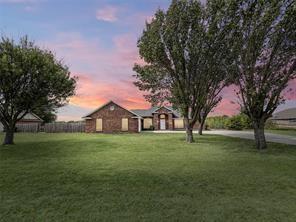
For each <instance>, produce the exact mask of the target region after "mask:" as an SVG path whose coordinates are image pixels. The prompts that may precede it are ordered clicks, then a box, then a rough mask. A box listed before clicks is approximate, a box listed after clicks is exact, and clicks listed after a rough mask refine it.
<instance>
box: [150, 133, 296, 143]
mask: <svg viewBox="0 0 296 222" xmlns="http://www.w3.org/2000/svg"><path fill="white" fill-rule="evenodd" d="M154 132H155V133H176V132H177V133H185V131H154ZM194 133H197V132H194ZM204 134H211V135H223V136H230V137H237V138H243V139H251V140H253V139H254V133H253V131H232V130H211V131H204ZM265 137H266V141H268V142H274V143H284V144H289V145H296V137H295V136H286V135H278V134H273V133H265Z"/></svg>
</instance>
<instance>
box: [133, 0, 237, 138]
mask: <svg viewBox="0 0 296 222" xmlns="http://www.w3.org/2000/svg"><path fill="white" fill-rule="evenodd" d="M207 5H208V8H206V9H205V8H203V7H202V6H201V4H200V2H199V1H195V0H190V1H181V0H174V1H172V4H171V5H170V7H169V9H168V11H167V12H164V11H161V10H159V11H158V12H157V13H156V14H155V18H154V19H153V20H152V22H151V23H147V24H146V29H145V30H144V32H143V35H142V37H141V38H140V40H139V42H138V47H139V52H140V56H141V58H143V59H144V61H145V62H146V65H144V66H140V65H135V67H134V70H135V71H136V73H137V74H136V78H137V79H138V81H136V82H135V84H136V86H138V87H139V89H140V90H144V91H148V92H149V93H148V95H146V99H147V100H148V101H150V102H152V103H154V104H155V103H159V102H163V101H169V102H170V103H172V104H173V106H174V107H177V108H178V109H179V110H180V112H181V114H182V115H183V116H184V120H185V127H186V132H187V141H188V142H192V141H193V134H192V129H193V126H194V124H195V123H196V122H197V121H198V119H199V118H200V117H201V113H202V111H203V115H202V118H203V123H204V119H205V118H206V116H207V114H208V113H209V111H208V109H209V110H211V108H212V107H213V106H215V105H216V104H215V105H212V103H213V101H215V102H214V103H217V102H218V101H220V98H218V94H219V92H220V91H221V89H222V88H223V87H224V86H225V84H226V82H227V81H226V75H227V72H228V71H229V70H230V67H231V66H230V65H229V61H233V60H231V59H230V55H232V54H231V53H229V52H228V49H229V44H230V43H231V41H229V37H230V35H229V33H231V32H229V28H230V27H231V25H230V22H231V20H229V19H228V17H227V16H225V15H226V13H225V12H224V11H223V10H222V9H225V8H226V7H225V6H226V4H225V2H224V1H214V0H212V1H211V0H210V1H208V3H207ZM207 102H210V103H211V105H209V106H208V107H207V109H206V108H205V105H206V104H207Z"/></svg>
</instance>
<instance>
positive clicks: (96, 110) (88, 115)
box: [82, 100, 141, 119]
mask: <svg viewBox="0 0 296 222" xmlns="http://www.w3.org/2000/svg"><path fill="white" fill-rule="evenodd" d="M110 103H113V104H115V105H116V106H119V107H120V108H122V109H124V110H126V111H128V112H130V113H131V114H133V115H135V116H137V117H141V116H139V115H138V114H137V113H135V112H133V111H131V110H128V109H126V108H124V107H122V106H120V105H118V104H117V103H115V102H113V101H112V100H110V101H109V102H107V103H105V104H103V105H102V106H100V107H99V108H97V109H95V110H94V111H92V112H91V113H89V114H87V115H86V116H84V117H82V118H83V119H86V118H89V117H90V116H91V115H92V114H94V113H96V112H98V111H99V110H101V109H103V108H104V107H105V106H107V105H109V104H110Z"/></svg>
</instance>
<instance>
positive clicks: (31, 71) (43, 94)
mask: <svg viewBox="0 0 296 222" xmlns="http://www.w3.org/2000/svg"><path fill="white" fill-rule="evenodd" d="M75 87H76V79H75V78H73V77H71V76H70V72H69V70H68V67H67V66H65V65H64V64H63V63H62V62H61V61H59V60H57V59H56V58H55V55H54V54H53V53H52V52H51V51H48V50H44V49H41V48H39V47H38V46H36V45H35V44H34V43H33V42H31V41H29V40H28V38H27V37H23V38H21V39H20V41H19V42H15V41H14V40H12V39H9V38H5V37H2V38H1V41H0V120H1V122H2V124H3V125H4V128H5V130H6V137H5V141H4V144H12V143H13V133H14V130H15V124H16V122H18V121H19V120H20V119H22V117H23V116H24V115H26V114H27V113H28V112H35V111H36V112H37V113H38V112H41V110H46V109H48V108H49V109H50V110H54V109H56V108H58V107H60V106H63V105H64V104H65V103H67V98H68V97H70V96H73V95H74V91H75Z"/></svg>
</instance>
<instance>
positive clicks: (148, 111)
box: [131, 106, 181, 117]
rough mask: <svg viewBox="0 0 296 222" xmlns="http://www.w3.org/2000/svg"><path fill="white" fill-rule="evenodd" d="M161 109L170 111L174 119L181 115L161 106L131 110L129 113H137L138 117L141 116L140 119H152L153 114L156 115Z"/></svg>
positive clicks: (170, 108) (168, 107)
mask: <svg viewBox="0 0 296 222" xmlns="http://www.w3.org/2000/svg"><path fill="white" fill-rule="evenodd" d="M162 107H164V108H166V109H168V110H170V111H171V112H172V113H173V114H174V115H175V116H176V117H181V114H180V113H179V112H178V111H177V110H175V109H173V108H172V107H170V106H161V107H158V106H154V107H151V108H150V109H133V110H131V111H132V112H135V113H137V114H138V115H139V116H142V117H153V113H156V112H157V110H159V109H160V108H162Z"/></svg>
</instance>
